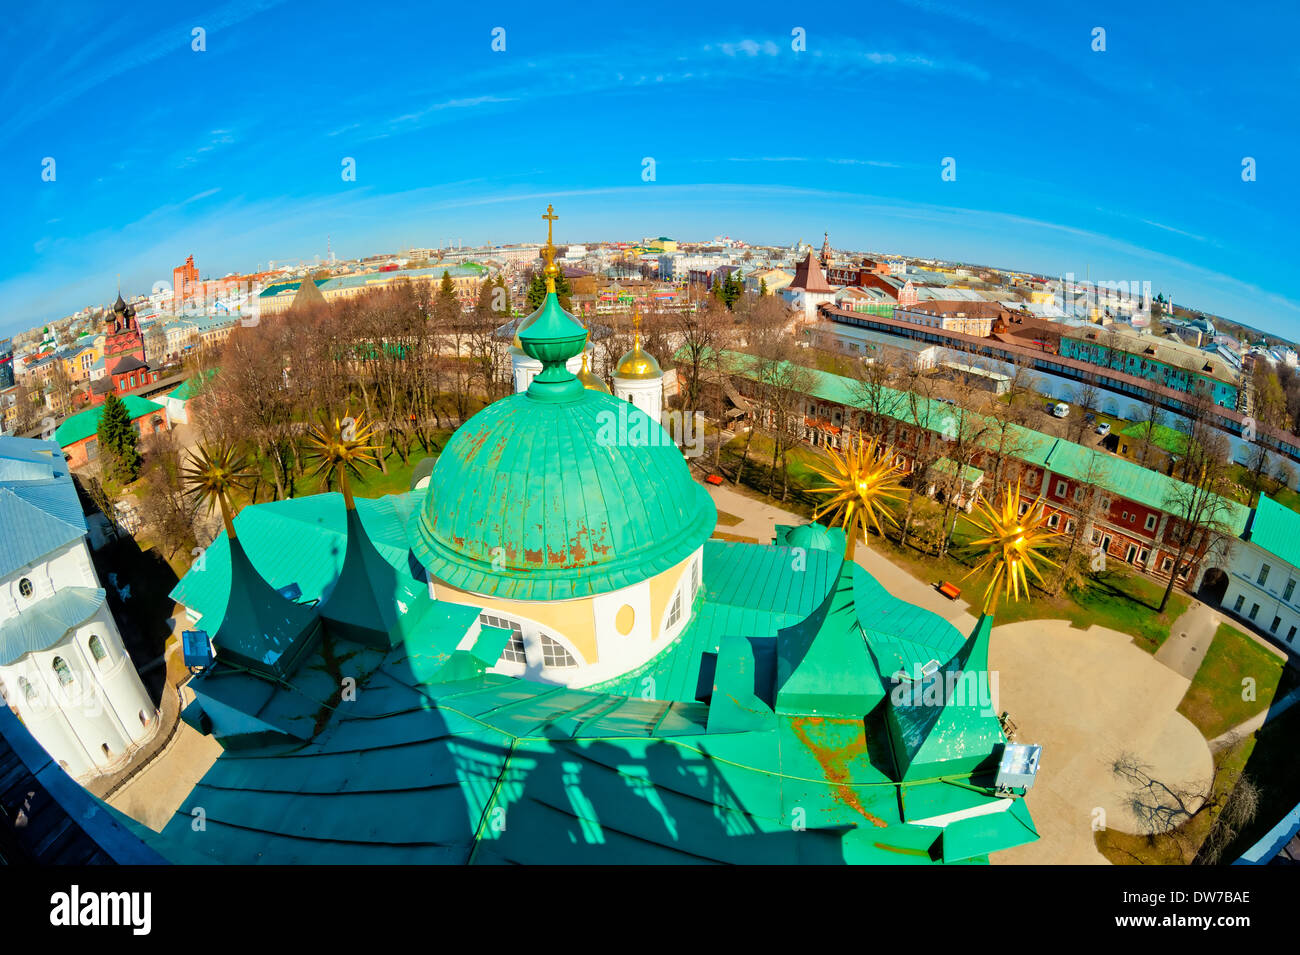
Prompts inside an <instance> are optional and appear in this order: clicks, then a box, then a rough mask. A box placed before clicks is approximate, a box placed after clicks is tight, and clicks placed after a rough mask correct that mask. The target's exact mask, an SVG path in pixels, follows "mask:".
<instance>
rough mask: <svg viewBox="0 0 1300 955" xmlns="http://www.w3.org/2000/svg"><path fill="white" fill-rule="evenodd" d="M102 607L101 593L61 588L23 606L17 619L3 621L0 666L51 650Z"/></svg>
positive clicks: (91, 589) (0, 640) (0, 636)
mask: <svg viewBox="0 0 1300 955" xmlns="http://www.w3.org/2000/svg"><path fill="white" fill-rule="evenodd" d="M103 606H104V591H102V590H98V589H96V588H92V587H62V588H60V589H59V590H56V591H55V592H54V593H53V594H51V595H50V596H48V597H45V598H43V599H41V600H38V601H36V603H34V604H31V605H30V606H27V607H24V608H23V609H22V610H21V611H20V612H19V613H18V614H17V615H16V616H13V617H9V618H7V619H5V620H3V621H0V666H8V665H9V664H11V663H13V662H14V661H16V660H18V659H19V658H20V657H22V656H23V655H24V654H27V653H31V652H33V651H35V650H48V649H49V648H50V647H51V646H53V645H54V644H55V643H57V642H58V641H59V640H61V639H62V638H63V637H64V635H65V634H67V632H68V631H69V630H71V629H72V628H73V627H78V626H80V625H81V624H83V623H85V622H86V621H87V620H89V619H90V618H91V617H92V616H93V615H94V614H95V613H96V612H97V611H99V609H100V608H101V607H103Z"/></svg>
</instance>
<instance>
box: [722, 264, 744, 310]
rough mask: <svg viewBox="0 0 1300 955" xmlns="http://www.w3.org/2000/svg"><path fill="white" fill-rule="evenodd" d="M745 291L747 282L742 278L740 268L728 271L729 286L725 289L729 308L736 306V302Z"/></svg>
mask: <svg viewBox="0 0 1300 955" xmlns="http://www.w3.org/2000/svg"><path fill="white" fill-rule="evenodd" d="M744 291H745V283H743V282H742V281H741V280H740V269H733V270H732V271H730V272H728V273H727V287H726V289H725V294H726V297H727V308H735V306H736V302H738V301H739V300H740V296H741V294H742V293H743V292H744Z"/></svg>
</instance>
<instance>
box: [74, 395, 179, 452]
mask: <svg viewBox="0 0 1300 955" xmlns="http://www.w3.org/2000/svg"><path fill="white" fill-rule="evenodd" d="M122 403H123V404H125V405H126V413H127V415H128V416H129V417H130V418H131V420H132V421H135V420H136V419H137V418H143V417H145V416H146V415H149V414H154V413H157V414H160V415H165V414H166V412H164V411H163V406H162V405H160V404H157V403H155V402H152V401H150V400H149V399H147V398H141V397H140V396H139V395H126V396H125V397H124V398H122ZM103 413H104V406H103V405H99V406H98V407H95V408H87V409H86V410H85V411H80V412H78V413H77V414H74V415H73V416H72V417H70V418H67V419H65V420H64V422H63V423H62V424H60V425H59V427H58V428H57V429H56V430H55V432H54V440H55V441H57V442H59V445H60V447H64V448H66V447H68V446H70V445H73V444H76V443H77V442H78V441H83V440H85V439H86V438H89V437H92V436H93V435H94V434H95V432H96V431H98V430H99V416H100V415H102V414H103Z"/></svg>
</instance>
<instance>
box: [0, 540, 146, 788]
mask: <svg viewBox="0 0 1300 955" xmlns="http://www.w3.org/2000/svg"><path fill="white" fill-rule="evenodd" d="M69 606H71V607H72V608H73V611H75V617H72V618H69V617H67V616H66V614H67V613H69V612H73V611H69V610H67V609H65V610H64V611H63V613H64V614H65V616H63V617H62V618H60V614H59V613H58V612H55V609H54V608H58V607H62V608H68V607H69ZM83 613H86V614H88V615H86V616H84V618H81V617H82V614H83ZM77 618H81V619H77ZM65 624H67V626H66V628H65V626H64V625H65ZM0 627H5V628H6V630H7V631H8V632H10V633H15V632H22V633H23V634H26V635H30V636H28V638H27V643H28V644H29V645H30V644H31V643H32V641H35V644H36V645H34V646H31V649H29V650H27V652H25V653H22V654H21V655H20V656H18V657H17V658H15V659H11V660H10V661H9V662H7V663H5V664H4V665H0V686H2V687H3V690H4V694H5V699H6V701H7V702H8V704H9V705H10V707H11V708H12V709H13V710H14V711H15V712H16V713H18V715H19V716H20V717H21V718H22V720H23V722H24V723H25V724H26V726H27V728H28V729H29V730H30V731H31V733H32V735H33V736H34V737H35V738H36V740H37V741H38V742H39V743H40V744H41V745H42V746H44V747H45V749H46V751H47V752H49V753H50V755H51V756H53V757H54V758H55V759H56V760H58V761H59V763H61V764H62V765H63V767H64V769H65V770H66V771H67V772H68V774H69V775H71V776H73V777H74V778H80V779H84V778H87V777H89V776H93V775H96V774H98V773H102V772H106V771H111V770H112V769H114V768H116V767H117V766H118V765H119V764H120V763H121V762H122V761H123V760H124V759H125V758H126V757H127V756H129V754H130V752H131V751H132V750H133V748H134V747H135V746H138V745H139V744H141V743H143V742H145V741H146V740H147V739H148V738H149V737H151V736H152V735H153V734H154V733H155V732H156V731H157V727H158V719H157V712H156V708H155V706H154V704H153V702H152V701H151V700H150V698H149V694H148V693H147V692H146V691H145V688H144V685H143V684H142V683H141V682H140V677H139V675H138V674H137V673H136V670H135V666H134V664H133V663H132V662H131V659H130V657H129V656H128V654H127V653H126V649H125V647H124V646H123V643H122V637H121V634H120V633H119V632H118V629H117V624H116V623H115V622H114V620H113V616H112V613H111V611H110V609H109V606H108V603H107V598H106V596H104V595H103V593H102V588H101V585H100V582H99V579H98V577H97V575H96V573H95V568H94V565H93V564H92V563H91V560H90V553H89V551H88V550H87V548H86V543H85V538H80V539H78V540H75V541H72V542H70V543H68V544H66V545H63V546H60V547H58V548H56V549H55V550H53V551H51V552H50V553H49V554H48V555H46V556H45V558H43V559H42V560H39V561H37V562H35V563H32V564H28V565H26V566H23V567H20V568H18V569H17V570H15V571H13V572H11V573H9V574H7V575H6V576H5V577H3V578H0ZM47 641H48V642H47Z"/></svg>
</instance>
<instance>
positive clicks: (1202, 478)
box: [1158, 429, 1231, 613]
mask: <svg viewBox="0 0 1300 955" xmlns="http://www.w3.org/2000/svg"><path fill="white" fill-rule="evenodd" d="M1193 430H1195V429H1193ZM1227 450H1228V448H1227V438H1226V437H1225V436H1224V435H1223V434H1222V433H1221V432H1218V431H1207V432H1206V433H1204V434H1202V435H1200V436H1199V437H1198V438H1197V439H1195V440H1191V441H1189V442H1188V447H1187V454H1186V458H1185V459H1184V470H1183V473H1184V476H1185V478H1186V479H1185V480H1183V481H1179V482H1178V483H1177V484H1175V485H1174V486H1173V488H1172V489H1171V490H1170V491H1169V493H1168V496H1167V498H1166V500H1165V503H1164V505H1163V507H1162V510H1164V511H1165V512H1166V513H1167V514H1168V515H1169V527H1168V529H1167V530H1166V532H1165V539H1166V541H1168V540H1170V539H1172V541H1173V544H1174V547H1175V548H1176V553H1175V557H1174V564H1173V568H1172V570H1171V573H1170V574H1169V583H1168V585H1166V587H1165V592H1164V596H1163V597H1161V599H1160V607H1159V610H1158V612H1159V613H1164V610H1165V607H1166V606H1167V605H1168V603H1169V595H1170V594H1171V593H1172V592H1173V589H1174V584H1175V582H1176V581H1177V579H1178V577H1179V576H1181V575H1182V574H1184V573H1187V572H1188V571H1189V569H1190V567H1191V565H1192V564H1193V563H1195V562H1197V561H1199V560H1201V559H1202V558H1204V557H1205V556H1206V555H1207V554H1208V553H1209V552H1210V551H1211V550H1212V549H1214V548H1216V547H1222V546H1223V545H1224V542H1225V541H1226V538H1227V537H1228V536H1229V535H1230V534H1231V528H1230V527H1229V525H1228V516H1229V514H1230V513H1231V501H1230V499H1229V498H1228V497H1227V496H1226V494H1227V491H1228V485H1229V483H1230V481H1229V478H1228V470H1227ZM1189 579H1190V578H1189Z"/></svg>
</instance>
